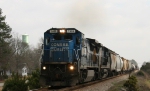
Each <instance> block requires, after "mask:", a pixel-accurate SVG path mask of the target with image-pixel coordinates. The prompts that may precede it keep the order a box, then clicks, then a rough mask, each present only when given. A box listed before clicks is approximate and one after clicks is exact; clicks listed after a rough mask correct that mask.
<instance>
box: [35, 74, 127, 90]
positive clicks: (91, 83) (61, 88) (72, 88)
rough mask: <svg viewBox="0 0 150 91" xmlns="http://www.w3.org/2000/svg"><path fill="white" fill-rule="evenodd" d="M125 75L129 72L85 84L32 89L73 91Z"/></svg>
mask: <svg viewBox="0 0 150 91" xmlns="http://www.w3.org/2000/svg"><path fill="white" fill-rule="evenodd" d="M124 75H128V74H121V75H117V76H113V77H109V78H105V79H101V80H96V81H91V82H87V83H84V84H79V85H76V86H73V87H58V88H40V89H38V90H32V91H73V90H77V89H80V88H83V87H86V86H90V85H94V84H97V83H100V82H104V81H107V80H109V79H113V78H117V77H120V76H124Z"/></svg>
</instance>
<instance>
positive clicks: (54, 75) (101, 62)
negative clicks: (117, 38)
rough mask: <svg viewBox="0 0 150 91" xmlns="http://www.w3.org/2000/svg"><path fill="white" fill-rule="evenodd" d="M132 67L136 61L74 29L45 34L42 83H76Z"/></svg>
mask: <svg viewBox="0 0 150 91" xmlns="http://www.w3.org/2000/svg"><path fill="white" fill-rule="evenodd" d="M133 69H135V66H134V63H132V64H131V62H130V61H129V60H127V59H125V58H123V57H120V55H119V54H117V53H115V52H114V51H112V50H110V49H109V48H107V47H105V46H103V45H102V44H101V43H99V42H98V41H97V40H96V39H91V38H85V37H84V34H83V33H82V32H80V31H78V30H77V29H75V28H51V29H49V30H47V31H46V32H45V33H44V44H43V54H42V59H41V75H40V84H41V85H50V86H73V85H76V84H80V83H84V82H89V81H93V80H97V79H102V78H106V77H110V76H114V75H118V74H122V73H124V72H128V71H129V70H133Z"/></svg>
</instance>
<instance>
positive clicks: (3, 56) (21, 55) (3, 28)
mask: <svg viewBox="0 0 150 91" xmlns="http://www.w3.org/2000/svg"><path fill="white" fill-rule="evenodd" d="M5 19H6V16H3V15H2V9H1V8H0V75H6V71H7V70H10V71H11V72H18V70H19V67H20V66H21V65H22V64H26V65H27V67H28V68H29V69H30V71H31V70H34V69H37V68H39V57H40V55H41V54H40V53H41V47H40V45H41V44H42V41H43V39H42V38H41V39H40V41H39V45H38V47H36V48H35V47H32V46H30V45H28V44H27V43H24V42H22V39H21V38H20V37H21V36H20V35H18V34H17V33H14V34H12V30H13V29H12V28H11V27H10V26H9V25H8V24H7V22H6V21H5Z"/></svg>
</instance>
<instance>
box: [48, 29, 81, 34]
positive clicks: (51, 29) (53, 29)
mask: <svg viewBox="0 0 150 91" xmlns="http://www.w3.org/2000/svg"><path fill="white" fill-rule="evenodd" d="M62 29H64V30H76V32H80V33H82V32H81V31H79V30H77V29H76V28H50V29H48V30H47V31H46V33H49V30H62ZM82 34H83V33H82Z"/></svg>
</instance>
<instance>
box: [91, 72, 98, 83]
mask: <svg viewBox="0 0 150 91" xmlns="http://www.w3.org/2000/svg"><path fill="white" fill-rule="evenodd" d="M97 79H98V72H96V71H95V73H94V77H93V79H92V81H95V80H97Z"/></svg>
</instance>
